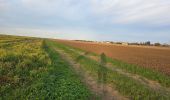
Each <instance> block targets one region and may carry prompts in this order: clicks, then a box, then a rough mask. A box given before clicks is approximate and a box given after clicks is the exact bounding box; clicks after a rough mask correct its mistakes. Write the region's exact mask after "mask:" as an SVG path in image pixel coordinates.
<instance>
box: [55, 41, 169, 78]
mask: <svg viewBox="0 0 170 100" xmlns="http://www.w3.org/2000/svg"><path fill="white" fill-rule="evenodd" d="M57 41H58V42H61V43H64V44H67V45H70V46H73V47H76V48H80V49H83V50H86V51H89V52H94V53H96V54H101V53H102V52H104V53H105V54H106V55H107V56H109V57H110V58H113V59H116V60H120V61H123V62H126V63H130V64H135V65H139V66H142V67H145V68H151V69H154V70H157V71H160V72H162V73H165V74H167V75H170V48H161V47H137V46H122V45H110V44H101V43H100V44H99V43H91V42H79V41H65V40H57Z"/></svg>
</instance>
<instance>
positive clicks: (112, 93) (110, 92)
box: [56, 49, 128, 100]
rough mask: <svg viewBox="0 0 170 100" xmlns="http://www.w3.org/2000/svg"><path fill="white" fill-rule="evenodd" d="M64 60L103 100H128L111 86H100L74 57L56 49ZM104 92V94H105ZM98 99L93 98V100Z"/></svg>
mask: <svg viewBox="0 0 170 100" xmlns="http://www.w3.org/2000/svg"><path fill="white" fill-rule="evenodd" d="M56 51H57V52H58V53H59V54H60V55H61V57H62V58H63V59H65V60H66V61H68V62H69V64H70V65H71V66H72V67H73V69H74V70H75V72H76V73H77V74H78V75H80V77H81V79H82V81H83V82H84V83H85V84H86V85H87V87H88V88H89V89H90V90H91V91H92V92H93V93H95V94H96V95H98V96H101V97H102V99H103V100H128V98H126V97H124V96H122V95H120V94H119V92H118V91H117V90H114V89H113V88H112V87H111V86H110V85H106V84H99V83H98V82H97V80H96V79H94V78H93V77H92V76H91V75H90V74H89V73H88V72H86V71H85V70H83V69H82V66H81V65H80V64H79V63H77V62H75V61H74V60H73V58H72V57H70V56H69V55H68V54H66V53H65V52H64V51H63V50H60V49H56ZM103 91H104V92H103ZM94 99H96V97H92V100H94Z"/></svg>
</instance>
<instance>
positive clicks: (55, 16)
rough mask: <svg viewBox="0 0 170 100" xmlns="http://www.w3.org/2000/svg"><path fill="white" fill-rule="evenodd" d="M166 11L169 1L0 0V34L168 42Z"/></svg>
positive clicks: (168, 14)
mask: <svg viewBox="0 0 170 100" xmlns="http://www.w3.org/2000/svg"><path fill="white" fill-rule="evenodd" d="M169 10H170V1H169V0H0V32H7V33H10V32H11V33H16V34H17V33H18V34H20V35H32V36H51V37H58V36H59V37H62V38H64V37H65V38H68V39H69V38H71V39H73V38H74V39H92V40H93V39H105V40H107V39H109V40H111V39H113V40H120V39H122V40H125V39H126V40H135V39H142V38H143V40H144V39H146V38H147V39H149V38H152V39H153V40H154V39H158V37H159V36H160V37H161V38H159V39H162V40H164V41H169V39H168V38H169V37H168V35H169V32H170V29H169V27H170V13H169ZM46 33H49V34H46ZM56 33H57V34H56ZM148 34H149V36H148ZM154 34H158V35H154ZM140 37H142V38H140ZM165 38H166V39H165Z"/></svg>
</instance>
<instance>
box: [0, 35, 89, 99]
mask: <svg viewBox="0 0 170 100" xmlns="http://www.w3.org/2000/svg"><path fill="white" fill-rule="evenodd" d="M68 97H69V98H70V100H75V99H88V98H90V97H91V92H90V91H89V90H88V89H87V87H86V86H85V85H84V84H83V83H82V82H81V81H80V78H79V77H78V76H77V75H76V74H75V73H74V71H73V70H72V69H71V67H70V65H69V64H68V63H67V62H66V61H64V60H63V59H60V56H59V54H58V53H57V52H55V51H54V50H53V49H52V48H51V47H48V46H47V45H46V44H45V42H43V40H42V39H36V38H28V37H16V36H3V35H1V36H0V99H35V98H37V99H66V98H68Z"/></svg>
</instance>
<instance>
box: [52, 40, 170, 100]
mask: <svg viewBox="0 0 170 100" xmlns="http://www.w3.org/2000/svg"><path fill="white" fill-rule="evenodd" d="M51 43H52V42H51ZM53 46H54V47H57V48H60V49H63V50H64V51H65V52H66V53H67V54H69V55H71V56H72V57H73V59H75V60H76V59H77V57H79V56H80V55H79V53H77V52H76V51H73V50H71V49H73V48H71V47H68V46H66V45H63V44H61V43H54V42H53ZM78 62H79V63H80V64H81V65H82V66H83V68H84V69H85V70H86V71H89V72H91V74H92V75H93V77H95V78H96V79H97V71H98V68H99V63H98V62H97V61H94V60H92V59H89V58H88V57H85V56H84V57H81V60H78ZM107 72H108V75H107V83H108V84H112V85H113V87H115V88H116V89H117V90H118V91H119V92H120V93H121V94H123V95H125V96H127V97H129V98H131V99H137V100H139V99H142V100H151V99H152V100H155V99H159V100H168V99H170V95H169V94H164V93H162V92H161V91H155V90H153V89H151V88H149V87H148V86H145V85H143V84H141V83H140V82H138V81H136V80H133V79H132V78H130V77H128V76H125V75H122V74H119V73H117V72H115V71H111V70H109V69H107Z"/></svg>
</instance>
